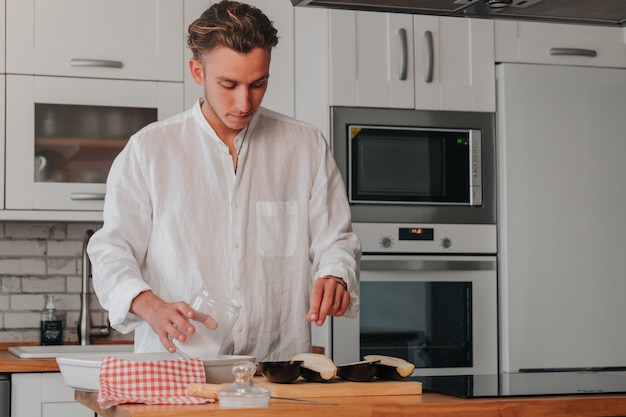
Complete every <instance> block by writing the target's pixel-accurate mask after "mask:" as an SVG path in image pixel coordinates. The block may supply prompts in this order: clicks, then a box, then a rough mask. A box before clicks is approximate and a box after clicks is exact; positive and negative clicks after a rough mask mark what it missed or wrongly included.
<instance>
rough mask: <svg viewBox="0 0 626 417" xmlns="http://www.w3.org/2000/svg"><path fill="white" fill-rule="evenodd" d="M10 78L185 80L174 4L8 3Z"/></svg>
mask: <svg viewBox="0 0 626 417" xmlns="http://www.w3.org/2000/svg"><path fill="white" fill-rule="evenodd" d="M6 2H7V4H6V13H7V17H8V18H7V26H6V41H7V57H6V65H7V73H15V74H36V75H58V76H70V77H93V78H124V79H142V80H162V81H180V82H182V80H183V72H182V71H183V65H182V59H183V45H182V44H181V42H180V36H181V32H182V24H183V18H182V12H183V9H182V6H181V3H180V2H179V1H172V0H133V1H125V0H109V1H98V0H45V1H44V0H6Z"/></svg>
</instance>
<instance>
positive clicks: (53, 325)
mask: <svg viewBox="0 0 626 417" xmlns="http://www.w3.org/2000/svg"><path fill="white" fill-rule="evenodd" d="M63 321H64V320H63V315H62V314H61V313H59V312H58V311H57V309H56V306H55V305H54V297H52V295H50V294H48V295H46V308H45V310H44V311H43V312H42V313H41V323H40V331H41V344H42V345H60V344H62V343H63Z"/></svg>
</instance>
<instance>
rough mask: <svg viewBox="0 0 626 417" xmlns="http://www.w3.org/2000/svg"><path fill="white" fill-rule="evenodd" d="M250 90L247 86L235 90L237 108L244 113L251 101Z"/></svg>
mask: <svg viewBox="0 0 626 417" xmlns="http://www.w3.org/2000/svg"><path fill="white" fill-rule="evenodd" d="M250 97H251V94H250V91H249V90H248V89H247V88H241V89H240V90H239V91H238V92H237V97H236V105H237V108H238V109H239V110H241V112H242V113H246V112H248V111H249V110H250V108H251V107H252V106H251V102H250Z"/></svg>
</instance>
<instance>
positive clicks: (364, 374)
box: [337, 360, 380, 382]
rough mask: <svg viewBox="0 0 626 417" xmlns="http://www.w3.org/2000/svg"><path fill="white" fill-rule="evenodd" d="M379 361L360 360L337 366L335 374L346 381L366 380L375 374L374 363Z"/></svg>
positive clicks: (369, 379) (372, 377)
mask: <svg viewBox="0 0 626 417" xmlns="http://www.w3.org/2000/svg"><path fill="white" fill-rule="evenodd" d="M378 362H380V361H368V360H365V361H360V362H353V363H347V364H345V365H339V366H337V375H338V376H339V377H340V378H343V379H346V380H348V381H355V382H367V381H371V380H372V379H374V377H375V376H376V370H377V369H376V364H377V363H378Z"/></svg>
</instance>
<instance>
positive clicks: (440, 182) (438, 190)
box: [348, 125, 482, 206]
mask: <svg viewBox="0 0 626 417" xmlns="http://www.w3.org/2000/svg"><path fill="white" fill-rule="evenodd" d="M348 129H349V134H350V140H349V141H348V144H349V150H348V156H349V161H348V162H349V170H348V175H349V178H350V181H349V184H350V189H349V191H348V192H349V197H350V202H351V203H364V202H366V203H373V204H377V203H379V204H448V205H450V204H459V205H467V206H474V205H480V204H481V202H482V199H481V192H480V191H481V190H480V185H481V184H480V175H479V174H480V166H479V162H480V161H479V158H478V155H479V154H480V131H476V130H461V129H447V130H443V129H434V128H429V129H421V128H387V127H378V126H360V125H350V126H348Z"/></svg>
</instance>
